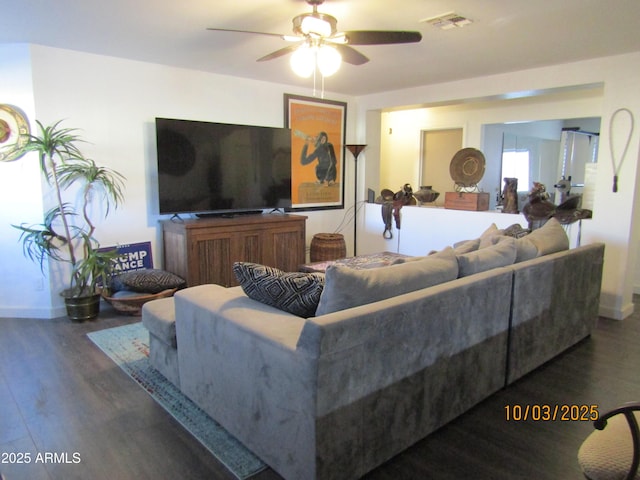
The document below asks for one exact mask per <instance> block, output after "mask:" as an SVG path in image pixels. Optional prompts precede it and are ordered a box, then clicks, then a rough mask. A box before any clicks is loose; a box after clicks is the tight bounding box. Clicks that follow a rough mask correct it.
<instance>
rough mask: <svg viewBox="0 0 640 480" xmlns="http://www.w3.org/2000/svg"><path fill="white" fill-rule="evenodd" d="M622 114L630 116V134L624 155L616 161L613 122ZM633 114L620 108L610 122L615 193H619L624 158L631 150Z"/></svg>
mask: <svg viewBox="0 0 640 480" xmlns="http://www.w3.org/2000/svg"><path fill="white" fill-rule="evenodd" d="M620 113H626V114H627V115H628V116H629V133H628V135H627V140H626V142H625V144H624V149H623V150H622V155H621V156H620V158H619V159H618V160H616V155H615V152H614V148H613V122H614V120H615V119H616V116H617V115H618V114H620ZM633 123H634V120H633V113H631V110H629V109H628V108H619V109H618V110H616V111H615V112H613V115H611V120H609V150H610V152H611V165H612V167H613V193H616V192H617V191H618V176H619V174H620V169H621V168H622V163H623V162H624V157H625V156H626V155H627V150H628V149H629V143H631V136H632V135H633Z"/></svg>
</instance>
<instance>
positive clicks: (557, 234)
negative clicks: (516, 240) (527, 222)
mask: <svg viewBox="0 0 640 480" xmlns="http://www.w3.org/2000/svg"><path fill="white" fill-rule="evenodd" d="M523 238H526V239H528V240H529V241H530V242H531V243H532V244H533V245H535V247H536V248H537V250H538V255H537V256H538V257H541V256H542V255H549V254H550V253H555V252H561V251H562V250H568V249H569V237H568V236H567V232H565V231H564V228H563V227H562V225H561V224H560V222H559V221H558V220H556V219H555V218H550V219H549V220H548V221H547V222H546V223H545V224H544V225H543V226H542V227H540V228H537V229H536V230H534V231H533V232H531V233H530V234H529V235H527V236H526V237H523Z"/></svg>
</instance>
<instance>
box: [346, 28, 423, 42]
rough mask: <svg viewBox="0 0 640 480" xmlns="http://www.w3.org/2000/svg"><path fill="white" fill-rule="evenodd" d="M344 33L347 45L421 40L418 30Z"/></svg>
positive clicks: (354, 31) (353, 31)
mask: <svg viewBox="0 0 640 480" xmlns="http://www.w3.org/2000/svg"><path fill="white" fill-rule="evenodd" d="M344 33H345V35H346V36H347V38H348V39H349V45H390V44H394V43H416V42H419V41H420V40H422V34H421V33H420V32H405V31H393V30H352V31H350V32H344Z"/></svg>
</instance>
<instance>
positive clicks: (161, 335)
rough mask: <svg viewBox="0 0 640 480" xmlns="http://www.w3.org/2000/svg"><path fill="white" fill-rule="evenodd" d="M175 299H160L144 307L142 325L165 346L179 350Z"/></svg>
mask: <svg viewBox="0 0 640 480" xmlns="http://www.w3.org/2000/svg"><path fill="white" fill-rule="evenodd" d="M174 307H175V303H174V299H173V297H167V298H159V299H157V300H153V301H151V302H147V303H145V304H144V305H143V306H142V310H143V315H142V323H143V324H144V326H145V327H146V328H147V330H149V332H150V333H152V334H153V335H155V336H156V337H157V338H158V339H159V340H161V341H162V342H163V343H164V344H166V345H169V346H170V347H172V348H177V346H178V342H177V340H176V313H175V308H174Z"/></svg>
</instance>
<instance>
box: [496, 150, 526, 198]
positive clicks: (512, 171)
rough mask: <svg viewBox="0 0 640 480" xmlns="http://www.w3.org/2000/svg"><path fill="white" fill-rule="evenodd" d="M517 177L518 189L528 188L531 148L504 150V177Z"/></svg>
mask: <svg viewBox="0 0 640 480" xmlns="http://www.w3.org/2000/svg"><path fill="white" fill-rule="evenodd" d="M507 177H508V178H517V179H518V190H520V191H522V190H526V189H527V188H529V187H528V185H529V150H520V151H516V150H511V151H505V152H502V177H501V178H507Z"/></svg>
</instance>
